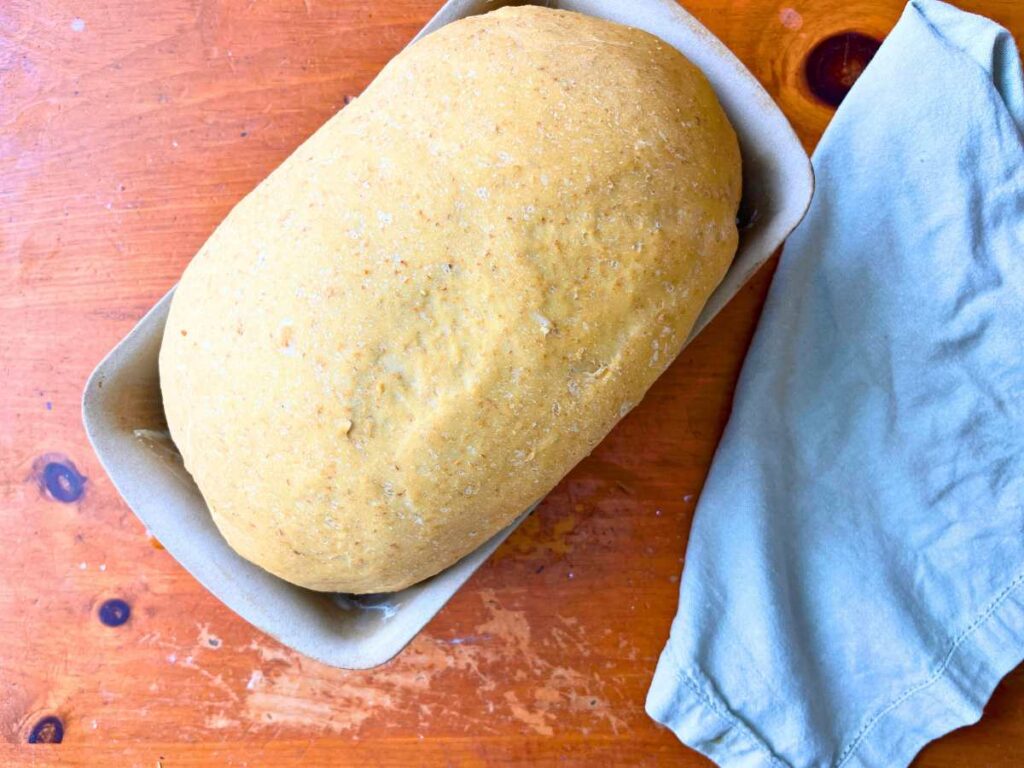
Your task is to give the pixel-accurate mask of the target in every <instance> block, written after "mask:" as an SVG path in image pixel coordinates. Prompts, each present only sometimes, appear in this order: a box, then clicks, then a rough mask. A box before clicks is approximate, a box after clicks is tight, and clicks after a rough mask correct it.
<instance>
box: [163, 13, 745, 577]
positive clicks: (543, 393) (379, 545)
mask: <svg viewBox="0 0 1024 768" xmlns="http://www.w3.org/2000/svg"><path fill="white" fill-rule="evenodd" d="M739 196H740V160H739V150H738V147H737V143H736V138H735V135H734V134H733V131H732V129H731V127H730V126H729V124H728V122H727V120H726V117H725V115H724V113H723V112H722V110H721V108H720V106H719V105H718V102H717V100H716V99H715V96H714V94H713V92H712V90H711V88H710V86H709V85H708V84H707V82H706V81H705V79H704V77H703V76H702V75H701V74H700V72H699V71H698V70H697V69H696V68H695V67H694V66H693V65H691V64H690V63H689V62H688V61H687V60H686V59H684V57H683V56H682V55H681V54H679V53H678V52H677V51H676V50H675V49H673V48H671V47H670V46H668V45H667V44H665V43H663V42H661V41H659V40H658V39H656V38H654V37H652V36H650V35H648V34H646V33H643V32H639V31H637V30H633V29H629V28H626V27H622V26H618V25H615V24H611V23H608V22H605V21H600V20H596V19H593V18H589V17H585V16H581V15H577V14H572V13H566V12H561V11H551V10H546V9H539V8H534V7H524V8H515V9H512V8H508V9H502V10H499V11H496V12H494V13H490V14H487V15H485V16H479V17H474V18H470V19H466V20H463V21H459V22H456V23H454V24H451V25H449V26H447V27H444V28H443V29H441V30H440V31H438V32H436V33H434V34H432V35H430V36H429V37H427V38H425V39H424V40H422V41H420V42H418V43H416V44H415V45H413V46H411V47H410V48H408V49H406V50H405V51H404V52H402V53H401V54H400V55H398V56H397V57H396V58H395V59H394V60H393V61H392V62H391V63H390V64H388V65H387V67H385V69H384V70H383V71H382V72H381V74H380V76H379V77H377V79H376V80H375V81H374V82H373V83H372V84H371V85H370V86H369V88H367V90H366V92H365V94H364V95H363V96H361V97H360V98H359V99H357V100H356V101H354V102H353V103H352V104H350V105H349V106H348V107H346V108H345V109H344V110H343V111H342V112H340V113H338V114H337V115H335V116H334V117H333V118H332V119H331V120H329V121H328V122H327V123H326V124H325V125H324V126H323V127H322V128H321V129H320V130H319V131H317V133H316V134H315V135H314V136H312V137H311V138H310V139H309V140H308V141H307V142H306V143H304V144H303V145H302V146H301V147H300V148H299V149H298V150H296V152H295V153H294V154H293V155H292V156H291V157H289V158H288V159H287V160H286V161H285V162H284V163H283V164H282V165H281V167H280V168H278V169H277V170H276V171H274V173H273V174H271V175H270V177H269V178H267V179H266V180H265V181H264V182H263V183H262V184H260V185H259V186H258V187H257V188H256V189H255V190H254V191H253V192H252V193H251V194H250V195H248V196H247V197H246V198H245V199H244V200H243V201H242V202H241V203H239V204H238V206H237V207H236V208H235V209H234V210H233V211H232V212H231V213H230V215H229V216H228V217H227V218H226V219H225V221H224V223H223V224H221V226H220V227H219V228H218V229H217V231H216V232H215V233H214V234H213V236H212V237H211V238H210V239H209V241H208V242H207V243H206V244H205V245H204V246H203V248H202V249H201V250H200V251H199V253H198V255H197V256H196V257H195V259H194V260H193V261H192V263H191V264H190V265H189V267H188V269H187V270H186V271H185V274H184V276H183V278H182V280H181V284H180V286H179V287H178V290H177V293H176V295H175V297H174V300H173V304H172V307H171V312H170V318H169V320H168V323H167V329H166V332H165V336H164V341H163V346H162V348H161V352H160V375H161V385H162V389H163V396H164V405H165V410H166V414H167V420H168V424H169V425H170V429H171V434H172V436H173V438H174V440H175V442H176V443H177V445H178V447H179V449H180V450H181V453H182V456H183V457H184V459H185V464H186V467H187V468H188V470H189V471H190V472H191V473H192V475H193V476H194V478H195V480H196V482H197V484H198V485H199V488H200V490H201V491H202V493H203V496H204V497H205V499H206V501H207V503H208V505H209V507H210V511H211V513H212V515H213V519H214V520H215V521H216V523H217V525H218V527H219V528H220V530H221V531H222V533H223V534H224V536H225V537H226V539H227V541H228V542H229V543H230V545H231V546H232V547H233V548H234V549H235V550H237V551H238V552H239V553H240V554H241V555H242V556H244V557H246V558H247V559H249V560H251V561H253V562H255V563H257V564H259V565H261V566H262V567H264V568H266V569H267V570H269V571H271V572H272V573H275V574H277V575H279V576H281V577H282V578H284V579H287V580H288V581H291V582H294V583H296V584H300V585H303V586H306V587H310V588H312V589H318V590H336V591H345V592H380V591H388V590H395V589H400V588H402V587H405V586H407V585H409V584H411V583H414V582H416V581H419V580H420V579H423V578H425V577H427V576H430V575H432V574H434V573H437V572H438V571H439V570H441V569H443V568H445V567H446V566H448V565H450V564H451V563H453V562H455V561H456V560H457V559H458V558H460V557H461V556H463V555H465V554H466V553H468V552H470V551H471V550H472V549H474V548H475V547H477V546H478V545H479V544H481V543H482V542H483V541H484V540H486V539H487V538H489V537H490V536H491V535H492V534H494V533H496V532H497V531H498V530H500V529H501V528H502V527H504V526H505V525H507V524H508V523H509V522H510V521H511V520H512V519H513V518H514V517H515V516H516V515H517V514H519V513H520V512H521V511H523V510H524V509H525V508H526V507H527V506H529V505H530V504H531V503H532V502H534V501H536V500H537V499H538V498H540V497H542V496H543V495H544V494H545V493H547V492H548V491H549V490H550V489H551V488H552V487H553V486H554V485H555V484H556V483H557V482H558V480H559V479H560V478H561V477H562V476H563V475H565V474H566V473H567V472H568V471H569V470H570V469H571V468H572V467H573V465H575V464H576V463H577V462H578V461H579V460H580V459H581V458H583V457H584V456H585V455H586V454H587V453H589V452H590V451H591V449H593V447H594V446H595V445H596V444H597V443H598V442H599V441H600V440H601V439H602V438H603V437H604V436H605V434H607V432H608V431H609V430H610V429H611V428H612V427H613V426H614V425H615V423H616V422H617V421H618V420H619V419H620V418H621V417H622V416H624V415H625V414H626V412H627V411H629V409H630V408H632V407H633V406H634V405H635V404H636V403H637V402H638V401H639V400H640V399H641V398H642V397H643V395H644V393H645V392H646V390H647V389H648V387H650V385H651V384H652V383H653V382H654V380H655V379H656V378H657V377H658V375H659V374H660V373H661V372H662V371H663V370H664V368H665V367H666V366H668V364H669V363H671V362H672V360H673V358H674V357H675V356H676V354H677V353H678V351H679V349H680V348H681V346H682V344H683V342H684V341H685V339H686V337H687V333H688V332H689V330H690V328H691V326H692V324H693V323H694V321H695V319H696V318H697V315H698V313H699V312H700V309H701V308H702V306H703V305H704V302H705V300H706V299H707V297H708V296H709V294H710V293H711V291H712V290H713V289H714V287H715V286H716V285H717V284H718V282H719V280H720V279H721V278H722V276H723V274H724V273H725V270H726V268H727V266H728V264H729V262H730V260H731V259H732V256H733V254H734V252H735V248H736V242H737V234H736V227H735V214H736V209H737V205H738V202H739Z"/></svg>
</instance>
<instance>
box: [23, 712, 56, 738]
mask: <svg viewBox="0 0 1024 768" xmlns="http://www.w3.org/2000/svg"><path fill="white" fill-rule="evenodd" d="M62 741H64V723H62V722H61V720H60V718H59V717H57V716H56V715H47V716H46V717H42V718H40V719H39V720H38V721H37V722H36V724H35V725H33V726H32V730H31V731H30V732H29V734H28V743H29V744H60V743H61V742H62Z"/></svg>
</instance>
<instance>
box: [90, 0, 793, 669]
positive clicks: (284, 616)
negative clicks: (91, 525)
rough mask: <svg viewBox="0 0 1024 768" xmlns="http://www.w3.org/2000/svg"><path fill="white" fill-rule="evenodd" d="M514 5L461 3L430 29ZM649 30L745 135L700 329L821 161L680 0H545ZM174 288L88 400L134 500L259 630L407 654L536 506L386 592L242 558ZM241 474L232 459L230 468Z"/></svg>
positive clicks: (370, 654) (98, 437)
mask: <svg viewBox="0 0 1024 768" xmlns="http://www.w3.org/2000/svg"><path fill="white" fill-rule="evenodd" d="M503 4H506V3H501V2H494V0H450V2H448V3H446V4H445V5H444V6H443V7H442V8H441V10H440V11H439V12H438V13H437V15H436V16H435V17H434V18H433V19H432V20H431V21H430V23H429V24H427V26H426V27H424V28H423V30H422V31H421V32H420V33H419V35H417V38H418V37H421V36H423V35H426V34H428V33H430V32H432V31H434V30H435V29H438V28H440V27H442V26H443V25H445V24H447V23H449V22H452V21H455V20H457V19H460V18H462V17H464V16H470V15H473V14H478V13H485V12H487V11H490V10H494V9H495V8H497V7H499V6H500V5H503ZM542 4H544V5H548V6H550V7H555V8H562V9H565V10H571V11H577V12H580V13H585V14H589V15H592V16H598V17H602V18H606V19H609V20H612V21H616V22H619V23H622V24H627V25H630V26H633V27H638V28H640V29H644V30H647V31H648V32H651V33H653V34H655V35H657V36H658V37H660V38H662V39H663V40H664V41H665V42H667V43H669V44H670V45H673V46H675V47H676V48H678V49H679V50H680V51H682V52H683V53H684V54H685V55H686V56H687V57H688V58H689V59H690V60H691V61H693V62H694V63H695V64H696V65H697V66H698V67H700V68H701V69H702V70H703V71H704V73H705V75H706V76H707V78H708V80H710V81H711V84H712V86H714V89H715V91H716V92H717V94H718V98H719V100H720V101H721V103H722V105H723V107H724V108H725V111H726V112H727V113H728V115H729V118H730V120H731V121H732V124H733V126H734V127H735V129H736V133H737V135H738V136H739V142H740V148H741V151H742V155H743V176H744V178H743V184H744V187H743V198H744V201H743V211H742V214H741V219H742V222H743V226H742V229H741V233H740V243H739V250H738V251H737V253H736V258H735V260H734V261H733V264H732V266H731V267H730V269H729V271H728V273H727V274H726V276H725V279H724V281H723V282H722V284H721V285H720V286H719V287H718V289H717V290H716V291H715V292H714V293H713V294H712V296H711V297H710V299H709V300H708V303H707V305H706V306H705V308H704V311H703V312H702V314H701V315H700V318H699V319H698V321H697V324H696V326H695V327H694V329H693V332H692V334H691V338H692V337H693V335H696V334H697V333H698V332H699V331H700V330H701V329H702V328H703V327H704V326H706V325H707V323H708V322H710V320H711V319H712V318H713V317H714V316H715V315H716V314H717V313H718V312H719V311H720V310H721V309H722V307H723V306H724V305H725V304H726V302H728V301H729V299H731V298H732V297H733V296H734V295H735V294H736V293H737V291H739V289H740V288H741V287H742V286H743V284H744V283H745V282H746V281H747V280H748V279H749V278H750V276H751V275H752V274H753V273H754V272H755V271H756V270H757V269H758V267H760V266H761V265H762V264H763V263H764V262H765V261H766V260H767V259H768V258H769V257H770V256H771V254H772V253H773V252H774V251H775V250H776V249H777V248H778V247H779V246H780V245H781V244H782V242H783V240H784V239H785V238H786V236H787V235H788V234H789V233H790V232H791V231H792V230H793V228H794V227H796V225H797V224H798V223H799V222H800V219H801V218H802V217H803V215H804V212H805V211H806V210H807V206H808V205H809V203H810V199H811V194H812V189H813V176H812V172H811V166H810V162H809V160H808V158H807V155H806V153H805V152H804V150H803V149H802V147H801V146H800V142H799V141H798V139H797V137H796V135H795V134H794V133H793V130H792V128H791V127H790V125H789V123H788V122H787V121H786V118H785V117H784V116H783V114H782V112H781V111H780V110H779V108H778V107H777V106H776V105H775V103H774V102H773V101H772V100H771V98H770V97H769V96H768V94H767V93H766V92H765V91H764V89H763V88H762V87H761V86H760V85H759V84H758V82H757V80H756V79H755V78H754V77H753V75H751V74H750V72H749V71H748V70H747V69H746V68H745V67H744V66H743V65H742V64H741V63H740V62H739V60H737V59H736V57H735V56H733V55H732V54H731V53H730V52H729V50H728V49H727V48H726V47H725V46H724V45H723V44H722V43H721V42H720V41H719V40H718V39H716V38H715V37H714V36H713V35H712V34H711V33H710V32H708V31H707V30H706V29H705V28H704V27H703V26H701V25H700V24H699V23H698V22H697V21H696V20H695V19H694V18H693V17H691V16H690V15H689V14H687V13H686V12H685V11H683V10H682V9H681V8H680V7H679V6H678V5H677V4H676V3H675V2H674V0H633V1H632V2H629V3H622V2H618V1H617V0H567V1H565V2H559V1H549V2H546V3H542ZM170 299H171V293H168V294H167V295H166V296H164V297H163V298H162V299H161V300H160V301H159V302H158V303H157V304H156V306H154V307H153V309H151V310H150V311H149V312H148V313H147V314H146V316H145V317H143V318H142V320H141V321H140V322H139V324H138V325H136V326H135V328H133V329H132V330H131V332H130V333H129V334H128V335H127V336H126V337H125V338H124V339H122V340H121V342H120V343H119V344H118V345H117V346H116V347H114V349H113V350H112V351H111V352H110V353H109V354H108V355H107V356H106V358H104V360H103V361H102V362H101V363H100V364H99V366H98V367H97V368H96V370H95V371H94V372H93V374H92V376H91V377H90V379H89V381H88V383H87V384H86V388H85V394H84V397H83V408H82V411H83V419H84V422H85V429H86V433H87V434H88V436H89V439H90V441H91V442H92V445H93V447H94V449H95V450H96V454H97V456H98V457H99V459H100V462H101V463H102V464H103V467H104V468H105V469H106V471H107V473H108V474H109V475H110V478H111V480H112V481H113V483H114V485H115V486H116V487H117V489H118V491H119V492H120V493H121V495H122V496H123V497H124V499H125V501H126V502H127V503H128V505H129V506H130V507H131V508H132V510H133V511H134V512H135V514H136V515H137V516H138V517H139V519H140V520H141V521H142V522H143V524H144V525H145V526H146V527H147V528H148V529H149V530H150V531H151V532H152V533H153V535H154V536H155V537H156V538H157V539H158V540H159V541H160V542H161V543H162V544H163V546H164V547H165V548H166V550H167V551H168V552H169V553H170V554H171V555H172V556H173V557H174V558H175V559H177V561H178V562H179V563H181V565H183V566H184V567H185V568H186V569H187V570H188V571H189V572H190V573H191V574H192V575H193V576H195V578H196V579H198V580H199V582H200V583H201V584H203V586H205V587H206V588H207V589H209V590H210V592H212V593H213V594H214V595H215V596H216V597H218V598H219V599H220V600H221V601H223V602H224V603H225V604H226V605H227V606H228V607H229V608H231V609H232V610H233V611H235V612H236V613H238V614H239V615H240V616H242V617H243V618H244V619H246V620H247V621H248V622H250V623H251V624H253V625H254V626H255V627H257V628H258V629H260V630H262V631H263V632H266V633H267V634H268V635H270V636H272V637H274V638H275V639H277V640H278V641H279V642H281V643H282V644H284V645H286V646H288V647H289V648H292V649H294V650H296V651H298V652H300V653H303V654H305V655H307V656H310V657H312V658H314V659H317V660H319V661H322V662H323V663H325V664H329V665H331V666H335V667H344V668H349V669H365V668H369V667H374V666H377V665H379V664H383V663H384V662H386V661H387V660H389V659H390V658H392V657H393V656H394V655H395V654H397V653H398V652H399V651H400V650H401V649H402V648H403V647H404V646H405V645H406V644H407V643H408V642H409V641H410V640H412V638H413V637H415V636H416V634H417V633H418V632H419V631H420V630H421V629H422V628H423V627H424V625H426V623H427V622H428V621H430V619H431V618H432V617H433V616H434V614H436V613H437V612H438V611H439V610H440V609H441V607H442V606H443V605H444V604H445V603H446V602H447V601H448V599H449V598H450V597H451V596H452V595H453V594H454V593H455V592H456V590H458V589H459V587H461V586H462V585H463V584H464V583H465V582H466V580H467V579H468V578H469V577H470V576H471V575H472V574H473V572H474V571H475V570H476V569H477V568H478V567H479V566H480V564H481V563H483V561H484V560H486V559H487V557H488V556H489V555H490V554H491V553H492V552H493V551H494V550H495V549H496V548H497V547H498V546H499V545H500V544H501V542H502V541H504V540H505V538H506V537H507V536H508V535H509V534H510V533H511V532H512V531H513V530H514V529H515V528H516V526H517V525H518V524H519V523H520V522H521V521H522V519H523V517H525V516H526V515H527V514H528V513H529V510H527V511H526V512H524V514H523V516H522V517H520V518H519V519H518V520H516V521H515V522H514V523H513V524H512V525H510V526H509V527H508V528H506V529H505V530H503V531H501V532H499V533H498V534H497V535H495V536H494V537H493V538H492V539H490V540H489V541H488V542H487V543H486V544H484V545H483V546H481V547H480V548H479V549H477V550H475V551H474V552H472V553H470V554H469V555H467V556H466V557H464V558H463V559H462V560H460V561H459V562H458V563H456V564H455V565H453V566H451V567H450V568H448V569H447V570H445V571H443V572H441V573H439V574H438V575H436V576H434V577H432V578H430V579H427V580H426V581H423V582H420V583H419V584H415V585H413V586H411V587H409V588H407V589H404V590H402V591H400V592H395V593H391V594H386V595H362V596H358V597H357V596H350V595H330V594H323V593H319V592H311V591H308V590H305V589H302V588H300V587H296V586H293V585H291V584H289V583H287V582H285V581H282V580H281V579H278V578H277V577H275V576H272V575H271V574H269V573H267V572H266V571H264V570H262V569H261V568H259V567H258V566H255V565H253V564H251V563H249V562H248V561H246V560H243V559H242V558H241V557H240V556H238V555H236V554H235V553H234V551H233V550H232V549H231V548H230V547H228V545H227V543H225V541H224V539H223V538H222V537H221V535H220V533H219V532H218V531H217V528H216V527H215V525H214V523H213V520H212V519H211V518H210V514H209V512H208V511H207V508H206V505H205V503H204V502H203V498H202V496H201V495H200V493H199V490H198V488H196V485H195V483H193V481H192V479H191V477H190V476H189V475H188V473H187V472H186V471H185V470H184V467H183V466H182V463H181V458H180V456H179V455H178V452H177V450H176V449H175V447H174V444H173V443H172V442H171V440H170V438H169V437H168V433H167V426H166V423H165V422H164V416H163V405H162V402H161V397H160V385H159V377H158V372H157V354H158V352H159V349H160V341H161V336H162V334H163V328H164V323H165V321H166V319H167V312H168V309H169V307H170ZM225 471H230V467H225Z"/></svg>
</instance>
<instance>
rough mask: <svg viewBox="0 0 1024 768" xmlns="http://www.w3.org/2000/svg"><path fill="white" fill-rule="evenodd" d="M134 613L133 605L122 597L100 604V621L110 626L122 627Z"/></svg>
mask: <svg viewBox="0 0 1024 768" xmlns="http://www.w3.org/2000/svg"><path fill="white" fill-rule="evenodd" d="M131 615H132V607H131V606H130V605H128V603H126V602H125V601H124V600H121V599H120V598H117V597H115V598H112V599H110V600H107V601H106V602H104V603H103V605H101V606H100V621H102V622H103V623H104V624H106V625H107V626H108V627H120V626H121V625H122V624H124V623H125V622H126V621H128V619H129V618H130V617H131Z"/></svg>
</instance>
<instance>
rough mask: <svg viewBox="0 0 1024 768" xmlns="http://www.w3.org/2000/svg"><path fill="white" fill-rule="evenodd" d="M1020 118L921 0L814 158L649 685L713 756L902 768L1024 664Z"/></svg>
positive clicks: (1008, 95)
mask: <svg viewBox="0 0 1024 768" xmlns="http://www.w3.org/2000/svg"><path fill="white" fill-rule="evenodd" d="M1022 130H1024V81H1022V76H1021V65H1020V58H1019V55H1018V53H1017V49H1016V47H1015V45H1014V42H1013V39H1012V38H1011V37H1010V35H1009V34H1008V33H1007V32H1006V31H1005V30H1004V29H1002V28H1001V27H999V26H997V25H995V24H993V23H992V22H990V21H988V20H986V19H983V18H981V17H979V16H974V15H970V14H967V13H963V12H961V11H958V10H957V9H955V8H953V7H952V6H949V5H945V4H943V3H940V2H937V1H936V0H913V2H911V3H910V4H909V5H908V6H907V7H906V9H905V11H904V13H903V16H902V18H901V20H900V21H899V23H898V25H897V26H896V28H895V29H894V30H893V32H892V33H891V35H890V36H889V37H888V39H887V40H886V41H885V43H884V44H883V45H882V47H881V49H880V50H879V51H878V53H877V55H876V56H875V58H874V60H873V61H872V62H871V64H870V65H869V66H868V67H867V69H866V70H865V72H864V74H863V75H862V76H861V78H860V79H859V80H858V81H857V84H856V85H855V86H854V88H853V89H852V91H851V92H850V94H849V95H848V96H847V98H846V100H845V101H844V102H843V104H842V106H841V107H840V109H839V110H838V112H837V113H836V115H835V118H834V120H833V121H832V124H831V125H830V127H829V128H828V131H827V132H826V133H825V135H824V137H823V138H822V140H821V143H820V144H819V146H818V148H817V151H816V152H815V153H814V158H813V161H814V169H815V172H816V176H817V190H816V193H815V198H814V202H813V204H812V206H811V209H810V211H809V214H808V216H807V218H806V220H805V221H804V222H803V224H802V225H801V226H800V228H799V229H798V230H797V232H796V233H794V235H793V236H792V237H791V238H790V240H789V243H788V244H787V245H786V249H785V252H784V254H783V256H782V260H781V262H780V265H779V269H778V272H777V273H776V276H775V279H774V282H773V284H772V287H771V291H770V294H769V297H768V302H767V305H766V307H765V311H764V315H763V317H762V319H761V322H760V326H759V328H758V331H757V334H756V336H755V339H754V342H753V344H752V346H751V349H750V353H749V355H748V357H747V361H746V363H745V365H744V368H743V374H742V376H741V378H740V382H739V386H738V390H737V395H736V400H735V404H734V408H733V414H732V417H731V419H730V422H729V425H728V428H727V429H726V432H725V435H724V437H723V439H722V443H721V445H720V447H719V449H718V452H717V454H716V455H715V459H714V463H713V465H712V468H711V472H710V475H709V477H708V480H707V483H706V485H705V488H704V491H703V494H702V496H701V499H700V504H699V505H698V508H697V512H696V518H695V521H694V527H693V531H692V533H691V537H690V543H689V549H688V552H687V558H686V565H685V569H684V573H683V579H682V585H681V594H680V601H679V613H678V615H677V617H676V619H675V621H674V623H673V625H672V634H671V638H670V639H669V642H668V645H667V647H666V648H665V650H664V653H663V654H662V656H661V659H660V661H659V663H658V668H657V672H656V674H655V677H654V681H653V684H652V686H651V690H650V693H649V695H648V699H647V710H648V712H649V713H650V714H651V716H652V717H654V718H655V719H656V720H658V721H660V722H662V723H664V724H665V725H667V726H669V727H670V728H671V729H672V730H673V731H675V733H676V734H677V735H678V736H679V738H680V739H681V740H682V741H683V742H685V743H686V744H689V745H690V746H692V747H694V748H695V749H697V750H699V751H701V752H703V753H704V754H706V755H708V756H709V757H710V758H712V759H713V760H715V761H716V762H718V763H719V764H721V765H723V766H730V767H731V766H769V765H770V766H793V767H794V768H802V767H803V766H835V767H838V766H885V767H886V768H889V767H890V766H905V765H907V764H908V763H909V762H910V761H911V760H912V759H913V757H914V755H915V754H916V753H917V752H918V750H920V749H921V747H922V746H923V745H924V744H926V743H927V742H928V741H930V740H932V739H935V738H937V737H938V736H940V735H942V734H944V733H946V732H948V731H950V730H952V729H954V728H957V727H959V726H962V725H966V724H969V723H973V722H975V721H977V720H978V718H979V717H980V716H981V712H982V708H983V707H984V705H985V702H986V701H987V700H988V698H989V696H990V695H991V693H992V690H993V688H994V687H995V685H996V683H997V682H998V681H999V679H1000V678H1001V677H1002V676H1003V675H1005V674H1006V673H1007V672H1009V671H1010V670H1011V669H1012V668H1013V667H1014V666H1015V665H1016V664H1017V663H1019V662H1020V661H1021V659H1022V658H1024V147H1022Z"/></svg>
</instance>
